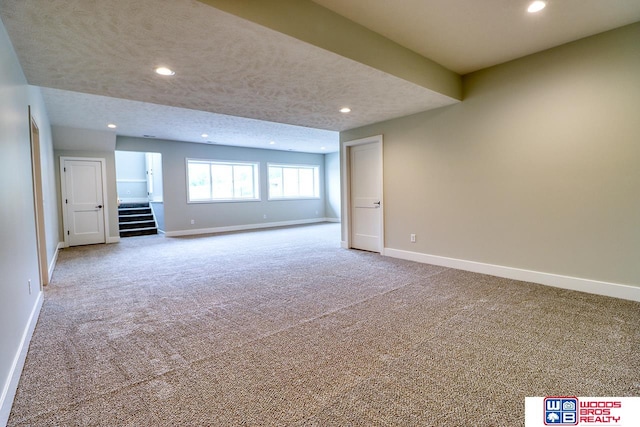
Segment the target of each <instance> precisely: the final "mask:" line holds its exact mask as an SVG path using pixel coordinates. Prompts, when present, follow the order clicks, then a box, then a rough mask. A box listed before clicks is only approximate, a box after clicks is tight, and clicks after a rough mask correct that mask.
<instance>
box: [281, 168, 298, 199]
mask: <svg viewBox="0 0 640 427" xmlns="http://www.w3.org/2000/svg"><path fill="white" fill-rule="evenodd" d="M282 178H283V179H282V180H283V183H284V189H283V191H282V194H283V195H284V197H295V196H297V195H298V194H299V193H300V190H299V188H298V169H294V168H282Z"/></svg>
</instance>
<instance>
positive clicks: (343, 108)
mask: <svg viewBox="0 0 640 427" xmlns="http://www.w3.org/2000/svg"><path fill="white" fill-rule="evenodd" d="M340 112H341V113H345V114H347V113H350V112H351V108H349V107H342V108H341V109H340Z"/></svg>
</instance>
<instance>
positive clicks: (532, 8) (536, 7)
mask: <svg viewBox="0 0 640 427" xmlns="http://www.w3.org/2000/svg"><path fill="white" fill-rule="evenodd" d="M546 6H547V3H545V2H543V1H542V0H536V1H534V2H533V3H531V4H530V5H529V7H528V8H527V12H529V13H536V12H540V11H541V10H542V9H544V8H545V7H546Z"/></svg>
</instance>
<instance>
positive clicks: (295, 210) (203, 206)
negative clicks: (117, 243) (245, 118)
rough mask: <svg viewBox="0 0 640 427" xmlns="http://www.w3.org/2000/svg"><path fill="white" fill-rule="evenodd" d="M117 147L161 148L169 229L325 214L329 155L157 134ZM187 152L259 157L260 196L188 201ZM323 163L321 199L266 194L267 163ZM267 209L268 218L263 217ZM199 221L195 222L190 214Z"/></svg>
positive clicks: (158, 150)
mask: <svg viewBox="0 0 640 427" xmlns="http://www.w3.org/2000/svg"><path fill="white" fill-rule="evenodd" d="M116 148H117V150H119V151H120V150H121V151H141V152H150V151H152V152H156V153H161V154H162V174H163V182H164V184H163V185H164V188H163V193H164V215H165V218H164V219H165V224H164V225H165V231H166V232H167V233H172V232H187V231H189V230H200V229H209V228H219V227H232V226H244V225H259V224H268V223H274V222H285V221H298V220H308V219H314V218H324V217H325V199H324V179H325V178H324V155H323V154H308V153H296V152H288V151H277V150H260V149H253V148H238V147H228V146H222V145H206V144H195V143H188V142H177V141H166V140H157V139H153V140H151V139H144V138H131V137H118V138H117V142H116ZM186 158H197V159H213V160H238V161H259V162H260V175H261V178H260V194H261V197H262V200H261V201H259V202H231V203H187V183H186ZM268 162H282V163H295V164H314V165H318V166H320V194H321V197H320V199H317V200H316V199H313V200H284V201H268V200H267V178H266V176H267V173H266V172H267V163H268ZM264 215H267V218H266V219H265V218H264ZM192 219H193V220H194V221H195V224H193V225H192V224H191V220H192Z"/></svg>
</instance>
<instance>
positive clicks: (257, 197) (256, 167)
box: [185, 157, 262, 204]
mask: <svg viewBox="0 0 640 427" xmlns="http://www.w3.org/2000/svg"><path fill="white" fill-rule="evenodd" d="M190 163H196V164H206V165H208V166H209V179H210V182H209V184H210V186H211V188H213V175H212V173H211V167H212V166H213V165H224V166H251V167H253V193H254V194H253V197H251V198H236V197H231V198H220V199H214V198H209V199H196V200H192V199H191V185H190V180H189V164H190ZM232 170H233V169H232ZM185 175H186V184H187V204H199V203H241V202H259V201H261V200H262V197H261V191H260V162H252V161H244V160H216V159H196V158H189V157H187V158H186V159H185ZM232 191H235V188H232ZM210 195H213V194H212V193H211V190H210Z"/></svg>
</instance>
